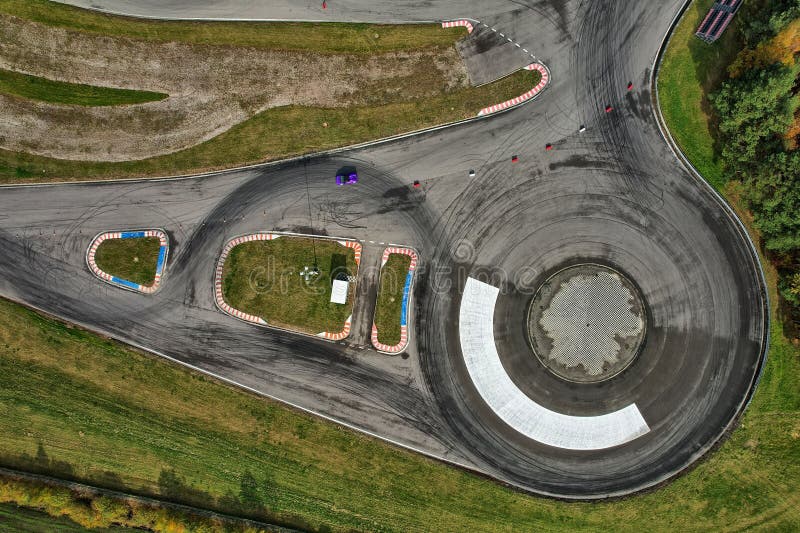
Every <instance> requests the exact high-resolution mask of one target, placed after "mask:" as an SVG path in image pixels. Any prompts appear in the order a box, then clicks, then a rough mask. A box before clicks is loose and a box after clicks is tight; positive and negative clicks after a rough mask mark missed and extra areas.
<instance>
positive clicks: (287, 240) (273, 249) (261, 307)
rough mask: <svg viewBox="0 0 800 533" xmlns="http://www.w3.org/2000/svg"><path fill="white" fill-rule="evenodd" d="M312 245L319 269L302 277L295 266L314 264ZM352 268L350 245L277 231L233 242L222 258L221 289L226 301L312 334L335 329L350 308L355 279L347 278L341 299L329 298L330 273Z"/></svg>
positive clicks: (353, 270)
mask: <svg viewBox="0 0 800 533" xmlns="http://www.w3.org/2000/svg"><path fill="white" fill-rule="evenodd" d="M315 250H316V257H317V268H318V269H319V275H317V276H315V277H313V278H311V279H310V280H309V282H306V281H305V279H304V278H303V277H301V276H300V272H301V271H302V270H303V268H304V267H306V266H308V267H312V266H314V256H315ZM356 272H357V266H356V263H355V254H354V252H353V249H352V248H346V247H344V246H342V245H341V244H339V243H338V242H336V241H334V240H331V239H313V240H312V239H307V238H299V237H287V236H283V237H281V238H279V239H275V240H272V241H252V242H246V243H244V244H240V245H238V246H236V247H235V248H233V249H232V250H231V251H230V254H229V255H228V258H227V259H226V261H225V266H224V270H223V283H222V290H223V295H224V297H225V301H226V302H228V304H229V305H231V306H233V307H234V308H236V309H238V310H240V311H244V312H245V313H249V314H251V315H255V316H259V317H261V318H263V319H264V320H266V321H267V322H268V323H269V324H271V325H274V326H278V327H282V328H287V329H292V330H296V331H302V332H305V333H310V334H312V335H316V334H317V333H321V332H323V331H328V332H331V333H338V332H340V331H342V329H343V328H344V323H345V320H347V317H349V316H350V315H351V314H352V312H353V294H354V291H355V284H354V283H351V284H350V294H349V295H348V299H347V304H345V305H342V304H336V303H331V301H330V297H331V286H332V283H333V278H334V276H336V275H337V274H340V273H344V274H345V275H351V276H355V275H356Z"/></svg>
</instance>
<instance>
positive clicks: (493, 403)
mask: <svg viewBox="0 0 800 533" xmlns="http://www.w3.org/2000/svg"><path fill="white" fill-rule="evenodd" d="M499 292H500V289H498V288H497V287H493V286H492V285H489V284H487V283H483V282H481V281H478V280H476V279H474V278H468V279H467V283H466V285H465V286H464V294H463V296H462V298H461V309H460V310H459V324H458V330H459V331H458V333H459V339H460V341H461V351H462V353H463V355H464V362H465V363H466V366H467V371H468V372H469V375H470V377H471V378H472V382H473V383H474V384H475V388H476V389H478V393H479V394H480V395H481V397H482V398H483V400H484V401H485V402H486V403H487V404H488V406H489V407H490V408H491V409H492V411H494V412H495V414H496V415H497V416H498V417H500V418H501V419H502V420H503V421H504V422H505V423H506V424H508V425H509V426H511V427H512V428H513V429H515V430H516V431H518V432H520V433H522V434H523V435H525V436H526V437H528V438H531V439H533V440H535V441H538V442H541V443H543V444H546V445H548V446H553V447H556V448H564V449H568V450H601V449H604V448H611V447H613V446H619V445H621V444H625V443H626V442H630V441H632V440H634V439H636V438H638V437H640V436H642V435H644V434H645V433H647V432H649V431H650V427H649V426H648V425H647V422H645V420H644V418H643V417H642V414H641V413H640V412H639V408H638V407H637V406H636V404H635V403H632V404H629V405H627V406H625V407H623V408H622V409H619V410H617V411H612V412H610V413H606V414H602V415H597V416H572V415H565V414H563V413H559V412H557V411H552V410H550V409H548V408H546V407H544V406H543V405H540V404H538V403H536V402H535V401H533V399H531V398H530V397H528V396H527V395H526V394H525V393H524V392H522V391H521V390H520V389H519V388H518V387H517V385H516V384H515V383H514V382H513V381H512V380H511V377H510V376H509V375H508V373H507V372H506V370H505V368H504V367H503V363H502V361H500V355H499V354H498V353H497V346H496V345H495V341H494V308H495V303H496V302H497V296H498V293H499Z"/></svg>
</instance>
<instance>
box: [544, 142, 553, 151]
mask: <svg viewBox="0 0 800 533" xmlns="http://www.w3.org/2000/svg"><path fill="white" fill-rule="evenodd" d="M544 149H545V150H547V151H548V152H549V151H550V150H552V149H553V145H552V144H550V143H547V144H545V145H544Z"/></svg>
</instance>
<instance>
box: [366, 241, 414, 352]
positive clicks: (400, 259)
mask: <svg viewBox="0 0 800 533" xmlns="http://www.w3.org/2000/svg"><path fill="white" fill-rule="evenodd" d="M409 266H411V257H409V256H407V255H405V254H392V255H390V256H389V259H388V260H387V261H386V264H385V265H383V268H382V269H381V284H380V288H379V290H378V302H377V303H376V304H375V325H376V326H377V328H378V342H381V343H383V344H386V345H388V346H394V345H395V344H397V343H398V342H400V311H401V310H402V307H403V289H404V288H405V283H406V274H408V267H409Z"/></svg>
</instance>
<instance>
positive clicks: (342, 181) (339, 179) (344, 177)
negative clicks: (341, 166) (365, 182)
mask: <svg viewBox="0 0 800 533" xmlns="http://www.w3.org/2000/svg"><path fill="white" fill-rule="evenodd" d="M356 183H358V174H356V173H355V172H351V173H350V174H337V175H336V185H339V186H341V185H355V184H356Z"/></svg>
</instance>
